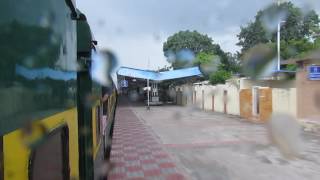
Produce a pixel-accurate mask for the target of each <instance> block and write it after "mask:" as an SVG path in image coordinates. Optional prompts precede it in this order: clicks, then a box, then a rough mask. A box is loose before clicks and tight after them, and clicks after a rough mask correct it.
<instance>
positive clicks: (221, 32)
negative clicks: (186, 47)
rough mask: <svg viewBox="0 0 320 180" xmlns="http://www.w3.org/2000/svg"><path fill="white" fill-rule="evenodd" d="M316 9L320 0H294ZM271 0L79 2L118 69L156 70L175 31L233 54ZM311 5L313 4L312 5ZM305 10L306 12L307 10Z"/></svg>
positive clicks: (96, 0)
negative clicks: (205, 37) (204, 38)
mask: <svg viewBox="0 0 320 180" xmlns="http://www.w3.org/2000/svg"><path fill="white" fill-rule="evenodd" d="M293 1H294V2H295V3H297V4H298V5H299V6H301V7H313V8H315V9H318V10H319V9H320V3H319V2H318V0H293ZM272 2H274V0H264V1H261V0H260V1H258V0H241V1H239V0H202V1H199V0H90V1H88V0H78V1H77V3H78V8H79V9H80V10H81V11H83V12H84V13H85V14H86V15H87V18H88V21H89V24H90V25H91V28H92V31H93V33H94V36H95V37H96V39H97V40H98V41H99V45H100V47H102V48H110V49H111V50H113V51H114V52H115V53H116V55H117V56H118V57H119V59H120V62H121V65H125V66H129V67H136V68H147V60H148V59H150V61H151V63H150V67H151V68H152V69H157V68H158V67H162V66H164V65H165V64H166V61H165V58H164V56H163V52H162V43H163V42H164V41H165V39H166V38H167V37H168V36H169V35H172V34H173V33H175V32H177V31H179V30H186V29H190V30H197V31H199V32H201V33H206V34H209V35H210V36H211V37H212V38H213V40H214V41H215V42H217V43H219V44H220V45H221V47H222V49H224V50H225V51H230V52H235V51H237V50H239V47H237V46H236V43H237V41H238V40H237V37H236V35H237V34H238V33H239V31H240V28H239V27H240V25H245V24H246V23H248V22H249V21H250V20H252V19H253V18H254V16H255V14H256V12H257V11H258V10H259V9H261V8H263V7H265V6H267V5H269V4H270V3H272ZM310 4H311V5H310ZM306 9H307V8H306Z"/></svg>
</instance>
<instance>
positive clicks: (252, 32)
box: [237, 2, 320, 58]
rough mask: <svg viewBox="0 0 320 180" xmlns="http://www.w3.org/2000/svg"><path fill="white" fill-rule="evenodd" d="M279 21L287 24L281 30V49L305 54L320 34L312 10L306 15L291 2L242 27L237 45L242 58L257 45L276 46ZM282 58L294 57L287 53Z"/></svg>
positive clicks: (260, 12)
mask: <svg viewBox="0 0 320 180" xmlns="http://www.w3.org/2000/svg"><path fill="white" fill-rule="evenodd" d="M280 21H285V22H284V24H283V25H282V27H281V39H282V41H283V42H282V45H284V46H286V47H288V48H292V47H293V48H297V49H298V50H299V48H300V47H303V48H302V49H303V50H304V51H305V50H306V49H305V47H306V46H308V47H309V48H311V46H309V44H308V42H309V40H310V39H312V38H313V37H314V36H315V35H316V34H319V32H320V27H319V23H320V20H319V16H318V14H317V13H316V12H315V11H313V10H312V11H310V12H308V13H307V14H304V13H302V10H301V9H300V8H298V7H296V6H294V4H293V3H291V2H285V3H282V4H280V5H279V6H278V5H277V4H272V5H271V6H269V7H267V8H265V9H263V10H260V11H259V12H258V13H257V15H256V16H255V20H254V21H253V22H250V23H249V24H248V25H247V26H244V27H241V31H240V33H239V34H238V39H239V42H238V43H237V45H239V46H241V48H242V49H241V54H242V55H243V54H244V53H245V52H246V51H248V50H249V49H250V48H252V47H254V46H255V45H257V44H261V43H263V44H264V43H272V42H273V43H275V42H276V40H277V38H276V37H277V35H276V33H277V24H278V22H280ZM286 47H285V48H286ZM282 55H283V56H284V57H283V58H289V57H292V55H295V54H290V53H284V54H282Z"/></svg>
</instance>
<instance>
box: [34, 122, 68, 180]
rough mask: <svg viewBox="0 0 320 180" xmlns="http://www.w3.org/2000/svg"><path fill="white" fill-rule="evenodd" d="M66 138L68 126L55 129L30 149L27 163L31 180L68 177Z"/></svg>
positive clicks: (53, 179)
mask: <svg viewBox="0 0 320 180" xmlns="http://www.w3.org/2000/svg"><path fill="white" fill-rule="evenodd" d="M68 139H69V136H68V128H66V127H64V128H60V129H57V130H56V131H55V132H53V133H52V134H50V135H49V136H48V138H47V139H46V140H45V142H44V143H42V144H41V145H39V146H38V147H36V148H35V149H34V150H33V151H32V155H31V159H30V165H29V176H30V179H31V180H43V179H46V180H68V179H69V146H68V144H69V143H68ZM49 162H50V163H49ZM44 172H45V173H44Z"/></svg>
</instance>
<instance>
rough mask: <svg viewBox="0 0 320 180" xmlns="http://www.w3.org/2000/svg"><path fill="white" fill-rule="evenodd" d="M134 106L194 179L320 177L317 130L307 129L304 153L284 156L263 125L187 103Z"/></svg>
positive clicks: (294, 179) (293, 179) (297, 179)
mask: <svg viewBox="0 0 320 180" xmlns="http://www.w3.org/2000/svg"><path fill="white" fill-rule="evenodd" d="M131 109H132V110H133V111H134V112H135V114H136V115H137V117H139V119H140V120H141V121H142V122H144V123H145V124H146V125H147V126H148V127H149V128H150V129H152V131H153V132H154V133H155V134H156V135H157V136H158V137H159V139H160V140H161V142H162V143H163V145H164V146H165V147H166V150H167V151H168V152H170V153H171V155H172V156H173V157H175V161H176V162H177V164H178V165H179V166H180V167H181V168H183V170H184V171H185V173H186V174H187V175H188V176H189V177H190V179H208V180H258V179H259V180H270V179H272V180H284V179H290V180H303V179H308V180H319V179H320V135H319V134H318V135H317V134H312V135H311V134H303V137H302V138H303V141H304V151H303V153H302V154H303V156H302V157H301V158H295V159H286V158H284V156H283V155H282V154H281V153H280V152H279V150H278V148H277V147H275V146H274V145H273V144H272V143H271V142H270V141H269V138H268V133H267V128H266V126H265V125H261V124H252V123H248V122H246V121H244V120H243V119H240V118H238V117H234V116H228V115H223V114H215V113H210V112H203V111H199V110H195V109H192V108H187V107H178V106H159V107H152V108H151V110H150V111H147V110H146V109H145V108H144V107H141V106H132V107H131Z"/></svg>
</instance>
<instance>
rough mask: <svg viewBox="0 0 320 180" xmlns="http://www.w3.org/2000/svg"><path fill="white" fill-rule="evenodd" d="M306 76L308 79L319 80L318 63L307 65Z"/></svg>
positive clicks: (319, 69) (319, 68) (319, 70)
mask: <svg viewBox="0 0 320 180" xmlns="http://www.w3.org/2000/svg"><path fill="white" fill-rule="evenodd" d="M308 77H309V80H312V81H320V65H312V66H309V68H308Z"/></svg>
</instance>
